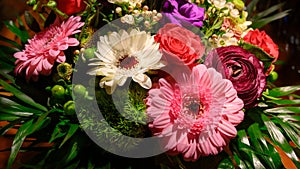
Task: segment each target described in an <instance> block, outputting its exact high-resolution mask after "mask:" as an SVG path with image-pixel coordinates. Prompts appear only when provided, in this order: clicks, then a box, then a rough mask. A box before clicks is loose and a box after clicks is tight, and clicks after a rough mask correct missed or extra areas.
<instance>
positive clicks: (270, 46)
mask: <svg viewBox="0 0 300 169" xmlns="http://www.w3.org/2000/svg"><path fill="white" fill-rule="evenodd" d="M243 39H244V41H245V42H247V43H250V44H252V45H255V46H257V47H259V48H261V49H263V50H264V51H265V52H266V53H268V54H269V55H270V56H271V57H273V58H274V61H273V62H275V61H276V60H277V58H278V55H279V51H278V46H277V45H276V44H275V43H274V41H273V40H272V38H271V37H270V36H269V35H267V34H266V32H265V31H259V30H258V29H255V30H251V31H249V32H248V33H247V34H246V35H245V36H244V38H243Z"/></svg>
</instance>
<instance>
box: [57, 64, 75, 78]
mask: <svg viewBox="0 0 300 169" xmlns="http://www.w3.org/2000/svg"><path fill="white" fill-rule="evenodd" d="M72 70H73V69H72V65H70V64H69V63H61V64H59V65H58V66H57V72H58V75H59V76H60V77H61V78H63V79H66V80H70V78H71V74H72Z"/></svg>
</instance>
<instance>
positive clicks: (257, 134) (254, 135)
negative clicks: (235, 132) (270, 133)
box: [248, 123, 276, 169]
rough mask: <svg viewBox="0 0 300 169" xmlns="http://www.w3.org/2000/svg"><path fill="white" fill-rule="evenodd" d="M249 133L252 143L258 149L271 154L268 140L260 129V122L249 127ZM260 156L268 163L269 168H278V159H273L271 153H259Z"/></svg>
mask: <svg viewBox="0 0 300 169" xmlns="http://www.w3.org/2000/svg"><path fill="white" fill-rule="evenodd" d="M248 134H249V136H250V141H251V145H253V146H254V147H255V149H256V150H258V151H260V152H264V153H266V154H270V150H269V148H268V145H267V142H266V140H265V139H264V137H263V133H261V131H260V128H259V126H258V123H254V124H252V125H251V126H250V127H249V128H248ZM259 157H260V158H261V159H262V160H263V162H264V163H265V164H267V165H268V168H272V169H276V164H275V163H276V161H273V159H272V158H271V156H270V155H265V156H263V155H259Z"/></svg>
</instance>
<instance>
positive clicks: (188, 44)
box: [154, 23, 205, 67]
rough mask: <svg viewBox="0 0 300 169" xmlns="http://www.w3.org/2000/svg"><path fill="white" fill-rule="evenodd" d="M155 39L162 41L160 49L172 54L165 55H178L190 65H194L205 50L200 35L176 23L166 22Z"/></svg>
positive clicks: (158, 41)
mask: <svg viewBox="0 0 300 169" xmlns="http://www.w3.org/2000/svg"><path fill="white" fill-rule="evenodd" d="M154 39H155V41H156V42H157V43H160V49H162V50H163V51H165V52H167V53H169V54H172V55H165V57H170V56H176V57H178V58H179V59H180V60H181V61H182V62H184V64H185V65H187V66H189V67H192V66H193V65H194V63H195V61H196V60H197V59H200V58H201V57H202V56H203V54H204V51H205V47H204V45H203V44H202V43H201V39H200V37H199V36H198V35H196V34H194V33H193V32H191V31H189V30H187V29H185V28H183V27H181V26H178V25H176V24H171V23H169V24H166V25H165V26H164V27H163V28H161V29H159V31H158V32H157V34H156V36H155V37H154ZM166 59H167V60H168V58H166Z"/></svg>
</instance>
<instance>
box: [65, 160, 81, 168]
mask: <svg viewBox="0 0 300 169" xmlns="http://www.w3.org/2000/svg"><path fill="white" fill-rule="evenodd" d="M79 163H80V160H79V161H76V162H74V163H72V164H71V165H69V166H67V167H64V169H74V168H78V165H79Z"/></svg>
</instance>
